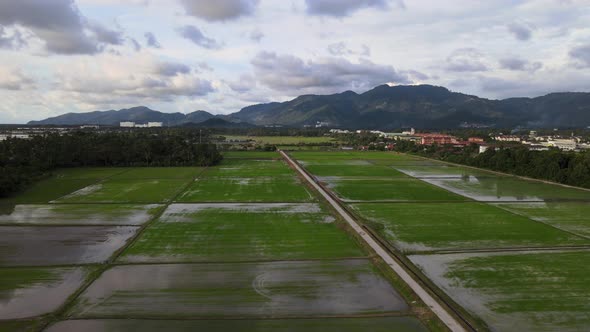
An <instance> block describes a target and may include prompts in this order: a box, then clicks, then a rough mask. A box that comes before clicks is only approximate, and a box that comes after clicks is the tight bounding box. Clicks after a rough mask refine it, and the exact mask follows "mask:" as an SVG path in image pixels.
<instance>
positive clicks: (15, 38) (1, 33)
mask: <svg viewBox="0 0 590 332" xmlns="http://www.w3.org/2000/svg"><path fill="white" fill-rule="evenodd" d="M25 46H27V41H26V40H25V38H24V37H23V35H22V34H21V32H20V31H19V30H16V29H14V30H13V31H12V33H10V32H8V31H6V29H5V28H4V27H3V26H1V25H0V48H5V49H14V50H19V49H21V48H23V47H25Z"/></svg>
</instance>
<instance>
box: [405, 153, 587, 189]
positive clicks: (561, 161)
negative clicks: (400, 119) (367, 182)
mask: <svg viewBox="0 0 590 332" xmlns="http://www.w3.org/2000/svg"><path fill="white" fill-rule="evenodd" d="M395 148H396V150H397V151H400V152H410V153H415V154H419V155H422V156H425V157H430V158H435V159H440V160H444V161H448V162H453V163H458V164H464V165H469V166H474V167H480V168H487V169H490V170H494V171H499V172H504V173H510V174H515V175H520V176H527V177H531V178H536V179H542V180H549V181H554V182H559V183H563V184H569V185H572V186H578V187H585V188H590V151H582V152H571V151H561V150H559V149H557V148H552V149H550V150H548V151H531V150H529V149H528V148H527V147H526V146H505V147H502V146H500V147H498V149H493V148H492V149H488V150H486V151H485V152H483V153H478V150H479V148H478V146H477V145H471V146H468V147H465V148H463V149H462V148H453V147H452V146H436V145H432V146H428V147H424V146H419V145H416V144H414V143H413V142H398V143H397V144H396V147H395Z"/></svg>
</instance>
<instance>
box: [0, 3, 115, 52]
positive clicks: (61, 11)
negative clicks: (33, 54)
mask: <svg viewBox="0 0 590 332" xmlns="http://www.w3.org/2000/svg"><path fill="white" fill-rule="evenodd" d="M0 24H1V25H4V26H14V25H20V26H22V27H25V28H27V29H29V30H30V31H31V32H32V33H33V34H34V35H35V36H37V37H38V38H40V39H41V40H43V41H44V42H45V47H46V49H47V51H49V52H51V53H57V54H94V53H98V52H100V51H102V50H103V46H104V44H115V45H119V44H121V43H122V39H121V38H120V35H119V33H117V32H115V31H112V30H109V29H107V28H106V27H103V26H101V25H100V24H98V23H89V22H88V20H87V19H86V18H85V17H84V16H83V15H82V14H81V13H80V11H79V10H78V7H77V6H76V4H75V3H74V2H73V0H53V1H46V0H20V1H0Z"/></svg>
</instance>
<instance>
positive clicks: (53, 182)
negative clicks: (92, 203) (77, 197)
mask: <svg viewBox="0 0 590 332" xmlns="http://www.w3.org/2000/svg"><path fill="white" fill-rule="evenodd" d="M96 181H97V180H96V179H58V178H55V177H52V178H48V179H45V180H41V181H39V182H37V183H35V184H33V185H32V186H31V187H30V188H28V189H27V190H25V191H24V192H22V193H19V194H17V195H16V196H15V197H13V198H10V199H6V200H7V201H13V202H15V203H20V204H29V203H33V204H34V203H38V204H44V203H49V202H50V201H52V200H56V199H58V198H60V197H62V196H64V195H68V194H70V193H72V192H74V191H77V190H80V189H82V188H84V187H86V186H89V185H92V184H94V183H96Z"/></svg>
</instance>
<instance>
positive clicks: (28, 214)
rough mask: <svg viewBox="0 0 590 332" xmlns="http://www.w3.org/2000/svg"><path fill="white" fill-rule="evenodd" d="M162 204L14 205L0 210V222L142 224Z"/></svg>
mask: <svg viewBox="0 0 590 332" xmlns="http://www.w3.org/2000/svg"><path fill="white" fill-rule="evenodd" d="M161 206H162V205H157V204H151V205H115V204H109V205H101V204H65V205H61V204H44V205H16V206H15V207H14V210H13V211H10V213H8V214H3V215H2V214H0V224H39V225H51V224H57V225H109V224H111V225H112V224H115V225H130V226H131V225H141V224H143V223H145V222H147V221H148V220H149V219H150V218H151V214H150V213H149V212H150V210H152V209H155V208H158V207H161Z"/></svg>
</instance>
